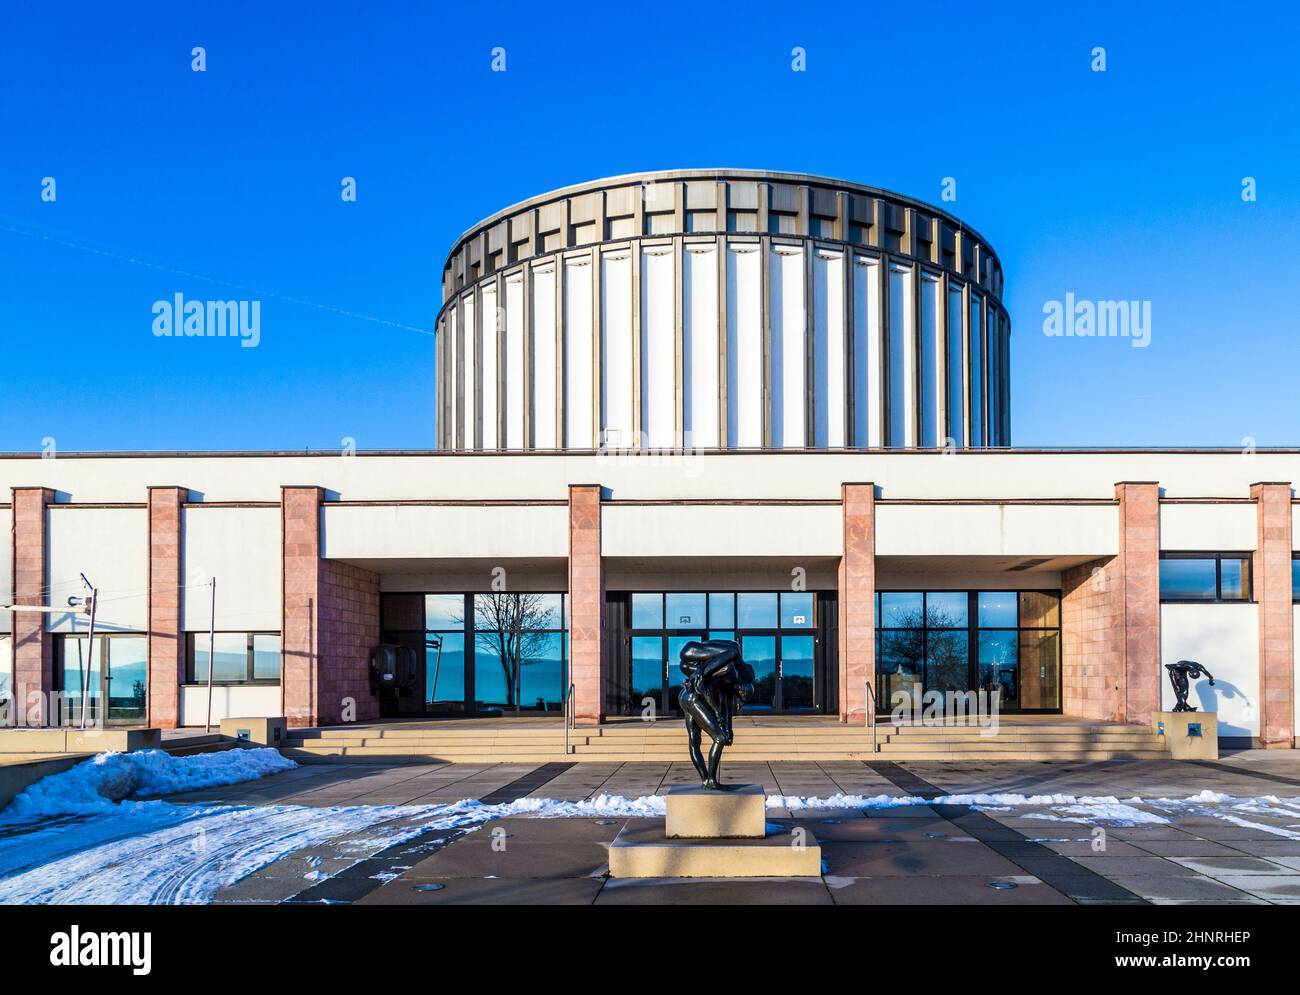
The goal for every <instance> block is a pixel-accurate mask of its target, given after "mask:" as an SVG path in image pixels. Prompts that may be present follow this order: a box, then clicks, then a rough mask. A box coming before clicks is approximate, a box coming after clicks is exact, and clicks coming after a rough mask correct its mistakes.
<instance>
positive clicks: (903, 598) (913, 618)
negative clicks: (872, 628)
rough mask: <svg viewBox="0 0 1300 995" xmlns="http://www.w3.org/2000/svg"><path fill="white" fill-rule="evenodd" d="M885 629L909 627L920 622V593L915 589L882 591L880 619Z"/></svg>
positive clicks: (880, 624) (880, 623)
mask: <svg viewBox="0 0 1300 995" xmlns="http://www.w3.org/2000/svg"><path fill="white" fill-rule="evenodd" d="M877 624H878V625H879V626H881V627H882V628H885V629H894V628H910V627H913V626H918V625H920V624H921V594H920V593H919V592H916V591H903V592H898V591H882V592H881V593H880V621H879V622H878V623H877Z"/></svg>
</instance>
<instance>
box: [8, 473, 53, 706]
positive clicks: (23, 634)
mask: <svg viewBox="0 0 1300 995" xmlns="http://www.w3.org/2000/svg"><path fill="white" fill-rule="evenodd" d="M53 501H54V491H52V490H50V488H48V487H15V488H14V489H13V491H12V502H13V504H12V508H13V535H12V542H13V598H14V604H16V605H44V604H48V602H47V600H46V596H45V561H46V556H47V553H48V548H49V536H48V532H47V531H46V527H45V518H46V516H45V507H46V505H48V504H52V503H53ZM12 618H13V695H14V698H13V700H14V707H15V713H16V714H15V717H16V720H17V721H18V723H19V724H25V725H39V726H43V725H46V724H48V723H49V722H50V720H51V718H55V717H54V716H52V715H51V714H50V695H51V694H52V693H53V691H54V639H53V637H52V636H51V635H50V633H48V632H46V631H45V618H46V616H45V615H44V613H42V612H13V613H12Z"/></svg>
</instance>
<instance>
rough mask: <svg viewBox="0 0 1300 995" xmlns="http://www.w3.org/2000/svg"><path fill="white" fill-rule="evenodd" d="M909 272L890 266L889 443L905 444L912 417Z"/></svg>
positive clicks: (910, 277)
mask: <svg viewBox="0 0 1300 995" xmlns="http://www.w3.org/2000/svg"><path fill="white" fill-rule="evenodd" d="M911 294H912V271H911V269H910V268H908V267H899V266H890V267H889V330H888V336H889V338H888V342H889V443H888V444H889V445H890V446H905V445H907V443H908V441H909V440H908V432H907V428H908V419H909V418H910V417H911V411H909V410H908V409H909V407H910V405H911V400H912V398H911V391H910V390H909V389H908V373H909V372H910V370H911V365H912V363H911V359H912V357H911V348H910V345H911V337H912V328H911V316H912V301H911Z"/></svg>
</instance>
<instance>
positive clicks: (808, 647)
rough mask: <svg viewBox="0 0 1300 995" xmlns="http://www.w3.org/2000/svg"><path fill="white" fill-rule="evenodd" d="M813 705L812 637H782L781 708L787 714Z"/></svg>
mask: <svg viewBox="0 0 1300 995" xmlns="http://www.w3.org/2000/svg"><path fill="white" fill-rule="evenodd" d="M782 597H783V598H784V595H782ZM813 704H814V700H813V637H812V636H810V635H809V636H782V637H781V708H782V710H784V711H787V712H788V711H791V710H796V709H809V708H812V707H813Z"/></svg>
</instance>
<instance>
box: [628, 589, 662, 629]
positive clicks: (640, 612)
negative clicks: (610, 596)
mask: <svg viewBox="0 0 1300 995" xmlns="http://www.w3.org/2000/svg"><path fill="white" fill-rule="evenodd" d="M663 624H664V605H663V598H662V596H661V595H658V594H634V595H632V628H634V629H661V628H663Z"/></svg>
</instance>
